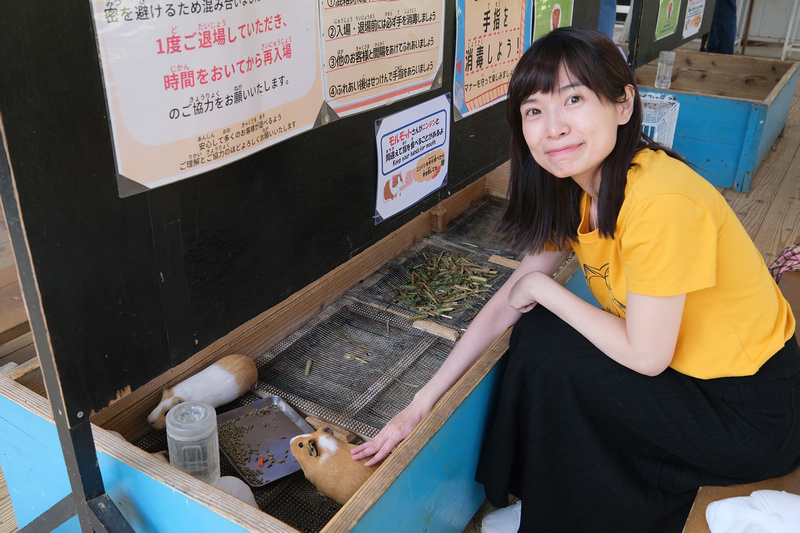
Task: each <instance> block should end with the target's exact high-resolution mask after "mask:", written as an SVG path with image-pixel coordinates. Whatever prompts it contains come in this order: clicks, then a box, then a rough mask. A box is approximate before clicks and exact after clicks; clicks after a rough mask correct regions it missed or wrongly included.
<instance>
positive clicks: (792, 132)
mask: <svg viewBox="0 0 800 533" xmlns="http://www.w3.org/2000/svg"><path fill="white" fill-rule="evenodd" d="M747 52H748V53H747V55H752V56H761V57H774V54H775V49H774V47H773V48H770V47H759V46H748V48H747ZM722 194H723V195H724V197H725V199H726V200H727V201H728V203H729V204H730V205H731V207H732V208H733V210H734V211H735V212H736V214H737V215H738V216H739V219H740V220H741V221H742V224H743V225H744V227H745V229H747V231H748V233H749V234H750V236H751V237H752V238H753V241H754V242H755V244H756V246H757V247H758V249H759V251H760V252H761V254H762V255H763V257H764V261H765V262H766V263H767V264H770V263H771V262H772V261H773V260H774V259H775V257H777V255H778V254H779V253H780V252H781V250H783V249H784V248H785V247H786V246H789V245H790V244H794V243H797V242H800V96H799V95H798V93H795V97H794V101H793V103H792V108H791V110H790V113H789V117H788V120H787V123H786V127H785V129H784V132H783V135H782V137H780V138H779V139H778V140H777V141H776V143H775V145H774V146H773V149H772V151H771V152H769V153H768V154H767V156H766V158H765V159H764V161H763V162H762V164H761V166H760V167H759V169H758V171H757V172H756V174H755V176H754V177H753V182H752V187H751V191H750V192H749V193H746V194H743V193H737V192H733V191H730V190H722ZM0 216H2V212H0ZM9 269H10V270H9ZM15 273H16V270H15V267H14V259H13V254H12V251H11V246H10V243H9V239H8V230H7V228H6V224H5V219H2V221H1V222H0V371H2V369H3V368H4V366H5V367H6V368H8V367H9V366H10V365H16V364H22V363H24V362H25V361H28V360H30V359H31V358H34V357H35V354H36V352H35V349H34V347H33V343H32V340H31V334H30V328H29V327H27V321H26V320H21V319H20V317H24V315H25V311H24V306H23V303H22V300H21V298H20V297H19V295H18V292H17V293H15V292H14V291H15V290H16V291H18V290H19V289H18V285H17V284H16V278H15V276H14V274H15ZM4 274H5V276H4ZM745 281H746V280H745ZM4 333H6V335H5V337H4ZM489 510H491V509H490V507H489V506H488V504H487V505H484V506H483V507H482V508H481V510H479V511H478V513H477V514H476V515H475V517H474V518H473V520H472V521H471V522H470V524H469V525H468V526H467V527H466V528H465V529H464V532H463V533H474V532H478V531H480V519H481V517H482V516H483V515H484V514H485V513H486V512H488V511H489ZM16 531H17V523H16V520H15V518H14V513H13V509H12V508H11V502H10V499H9V496H8V489H7V487H6V483H5V479H4V478H3V475H2V470H0V533H13V532H16Z"/></svg>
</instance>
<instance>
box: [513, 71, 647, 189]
mask: <svg viewBox="0 0 800 533" xmlns="http://www.w3.org/2000/svg"><path fill="white" fill-rule="evenodd" d="M626 94H627V99H626V101H625V102H623V103H621V104H616V103H610V102H606V101H605V100H601V99H600V98H599V97H598V96H597V94H595V92H594V91H592V90H591V89H589V88H588V87H586V86H584V85H582V84H581V83H580V82H579V81H577V80H575V81H572V80H570V76H569V75H568V73H567V71H566V69H565V68H563V67H562V69H561V72H560V73H559V77H558V84H557V85H556V88H555V90H554V91H553V92H552V93H549V94H545V93H541V92H538V93H534V94H532V95H530V96H529V97H528V98H527V99H525V101H523V102H522V104H521V105H520V113H522V134H523V136H524V137H525V142H526V143H527V145H528V149H529V150H530V151H531V155H532V156H533V158H534V160H536V162H537V163H538V164H539V165H540V166H542V167H543V168H544V169H545V170H547V171H549V172H550V173H551V174H553V175H554V176H557V177H559V178H568V177H571V178H572V179H574V180H575V181H576V182H577V183H578V185H580V186H581V187H582V188H583V189H584V190H586V191H587V192H590V193H591V191H592V190H593V188H592V180H593V178H594V176H595V175H596V174H597V172H598V171H599V170H600V167H601V165H602V164H603V161H605V159H606V157H608V155H609V154H610V153H611V151H612V150H613V149H614V145H615V144H616V142H617V126H619V125H622V124H625V123H627V122H628V120H629V119H630V117H631V113H632V111H633V96H634V91H633V87H632V86H630V85H629V86H628V87H626Z"/></svg>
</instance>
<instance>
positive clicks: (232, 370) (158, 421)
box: [147, 354, 258, 429]
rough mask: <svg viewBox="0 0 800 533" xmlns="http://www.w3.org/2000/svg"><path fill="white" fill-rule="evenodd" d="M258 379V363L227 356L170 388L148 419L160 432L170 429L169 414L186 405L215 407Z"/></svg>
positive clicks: (242, 357)
mask: <svg viewBox="0 0 800 533" xmlns="http://www.w3.org/2000/svg"><path fill="white" fill-rule="evenodd" d="M257 380H258V369H257V368H256V363H255V362H254V361H253V360H252V359H250V358H249V357H247V356H246V355H241V354H233V355H229V356H227V357H223V358H222V359H220V360H219V361H217V362H216V363H214V364H213V365H211V366H210V367H208V368H206V369H205V370H203V371H201V372H198V373H197V374H195V375H193V376H191V377H189V378H187V379H185V380H184V381H182V382H180V383H178V384H177V385H175V386H174V387H172V388H169V389H166V390H165V391H164V394H162V396H161V403H159V404H158V405H157V406H156V408H155V409H153V411H152V412H151V413H150V415H149V416H148V417H147V421H148V422H149V423H150V424H151V425H152V426H153V427H154V428H156V429H164V428H165V427H166V426H167V423H166V418H167V411H169V410H170V409H172V408H173V407H175V406H176V405H178V404H179V403H183V402H189V401H193V402H206V403H208V404H211V405H212V406H214V407H219V406H220V405H225V404H226V403H229V402H232V401H233V400H235V399H236V398H238V397H240V396H242V395H243V394H244V393H245V392H247V391H248V390H250V388H251V387H252V386H253V384H255V382H256V381H257Z"/></svg>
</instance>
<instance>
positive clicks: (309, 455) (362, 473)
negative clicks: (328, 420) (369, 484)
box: [289, 428, 378, 505]
mask: <svg viewBox="0 0 800 533" xmlns="http://www.w3.org/2000/svg"><path fill="white" fill-rule="evenodd" d="M289 447H290V448H291V450H292V455H294V458H295V459H297V462H298V463H300V467H301V468H302V469H303V473H304V474H305V475H306V478H308V480H309V481H310V482H311V483H312V484H313V485H314V486H315V487H316V488H317V490H318V491H320V492H321V493H322V494H324V495H325V496H327V497H329V498H332V499H334V500H336V502H337V503H339V504H341V505H344V504H345V502H347V500H349V499H350V497H351V496H353V494H355V493H356V491H357V490H358V489H359V488H360V487H361V485H363V484H364V482H365V481H367V479H369V477H370V476H371V475H372V473H373V472H375V470H376V469H377V468H378V465H373V466H364V462H365V461H366V459H362V460H361V461H355V460H353V456H352V455H351V454H350V450H352V449H353V448H355V444H350V443H347V442H342V441H340V440H338V439H337V438H336V437H334V436H333V431H331V429H330V428H321V429H318V430H317V431H315V432H314V433H306V434H303V435H298V436H296V437H294V438H292V440H291V441H289Z"/></svg>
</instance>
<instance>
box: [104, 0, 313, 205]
mask: <svg viewBox="0 0 800 533" xmlns="http://www.w3.org/2000/svg"><path fill="white" fill-rule="evenodd" d="M93 5H94V15H95V27H96V30H97V36H98V44H99V50H100V59H101V63H102V67H103V77H104V81H105V85H106V96H107V102H108V109H109V117H110V121H111V130H112V135H113V138H114V148H115V154H116V160H117V171H118V174H119V175H120V176H121V178H120V180H119V183H120V194H121V195H123V196H124V195H125V190H124V189H125V186H126V185H125V184H129V185H130V184H131V182H132V183H133V184H138V185H137V186H141V187H144V188H145V189H146V188H153V187H157V186H161V185H164V184H167V183H171V182H173V181H176V180H179V179H182V178H185V177H189V176H193V175H196V174H199V173H202V172H206V171H208V170H211V169H214V168H217V167H220V166H222V165H224V164H227V163H230V162H231V161H235V160H237V159H241V158H243V157H245V156H247V155H249V154H251V153H253V152H255V151H257V150H260V149H262V148H264V147H266V146H270V145H271V144H274V143H276V142H279V141H281V140H283V139H286V138H288V137H290V136H293V135H297V134H298V133H301V132H303V131H306V130H308V129H310V128H311V127H313V125H314V123H315V120H316V117H317V115H318V113H319V110H320V108H321V106H322V103H323V97H322V83H321V74H320V70H321V69H320V61H319V57H320V55H319V50H320V48H319V40H318V38H317V35H318V22H317V9H316V0H294V1H293V2H290V3H287V2H280V1H278V0H206V1H195V2H187V3H184V2H179V3H172V2H164V3H162V2H159V0H153V1H145V0H93ZM129 185H128V186H129ZM140 189H141V188H140ZM134 192H135V191H134Z"/></svg>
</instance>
